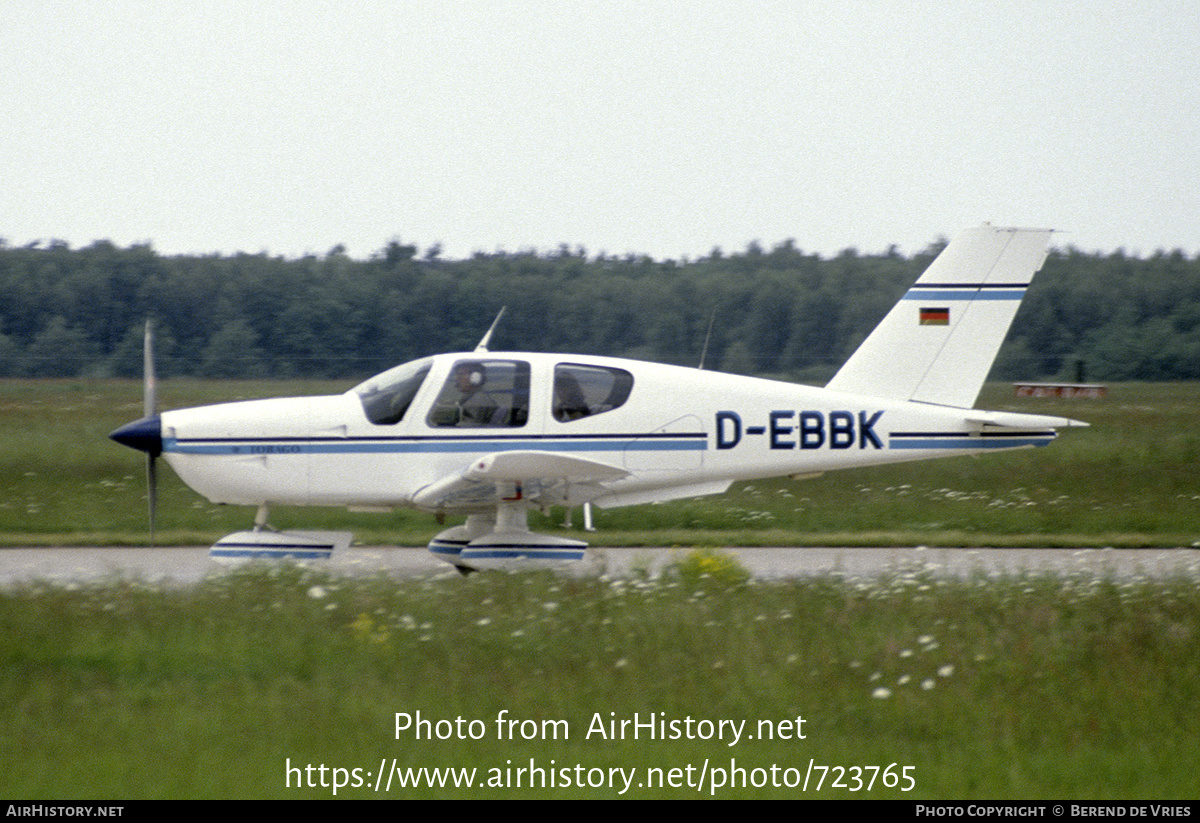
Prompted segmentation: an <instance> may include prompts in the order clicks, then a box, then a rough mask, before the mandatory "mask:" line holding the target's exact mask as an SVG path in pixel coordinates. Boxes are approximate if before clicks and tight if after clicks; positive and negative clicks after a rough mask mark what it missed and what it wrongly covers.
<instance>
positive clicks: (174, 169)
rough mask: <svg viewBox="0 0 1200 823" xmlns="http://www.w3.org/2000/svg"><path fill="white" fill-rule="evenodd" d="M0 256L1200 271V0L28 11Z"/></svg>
mask: <svg viewBox="0 0 1200 823" xmlns="http://www.w3.org/2000/svg"><path fill="white" fill-rule="evenodd" d="M4 18H5V19H4V25H3V26H2V27H0V71H2V72H3V75H2V77H0V101H2V106H0V111H3V113H4V118H3V124H2V125H0V237H3V238H5V239H6V240H7V241H8V243H9V244H10V245H24V244H25V243H28V242H31V241H33V240H38V239H41V240H47V239H51V238H57V239H62V240H66V241H67V242H69V243H71V245H72V246H80V245H86V244H88V243H90V242H92V241H93V240H96V239H110V240H112V241H113V242H115V243H117V244H119V245H127V244H130V243H135V242H146V241H148V242H150V243H152V244H153V246H154V247H155V248H156V249H157V250H159V251H160V252H164V253H193V252H196V253H207V252H224V253H232V252H236V251H247V252H259V251H267V252H269V253H271V254H282V255H286V256H289V257H291V256H298V255H303V254H305V253H308V252H314V253H317V254H323V253H325V252H326V251H328V250H329V248H330V247H332V246H334V245H336V244H338V243H342V244H345V245H346V247H347V249H348V251H349V253H350V254H351V256H354V257H367V256H369V255H370V254H372V253H373V252H375V251H377V250H379V249H380V248H382V247H383V246H384V245H386V244H387V242H388V241H389V240H391V239H394V238H400V239H401V240H403V241H404V242H407V243H413V244H415V245H417V246H419V247H420V248H421V249H422V250H424V249H427V248H428V247H430V246H432V245H433V244H435V243H437V244H441V245H442V247H443V255H444V256H446V257H453V258H459V257H465V256H468V255H470V254H471V253H473V252H475V251H493V250H496V249H506V250H509V251H516V250H521V249H530V248H533V249H538V250H541V251H546V250H551V249H555V248H557V247H558V246H559V244H562V243H566V244H568V245H569V246H571V247H572V248H574V247H576V246H582V247H584V248H586V249H587V251H588V252H589V254H596V253H598V252H601V251H604V252H607V253H609V254H618V255H623V254H626V253H629V252H634V253H644V254H649V255H651V256H653V257H655V258H659V259H662V258H679V257H685V256H686V257H693V258H694V257H698V256H701V255H704V254H707V253H708V252H709V251H710V250H711V249H712V248H713V247H714V246H720V247H722V248H724V249H726V250H740V249H742V248H744V247H745V246H746V244H747V243H748V242H750V241H752V240H758V241H759V242H760V243H761V244H762V245H764V246H766V247H771V246H773V245H775V244H777V243H779V242H782V241H783V240H785V239H787V238H794V239H795V241H796V244H797V246H799V247H800V248H802V249H805V250H809V251H817V252H820V253H822V254H834V253H836V252H838V251H839V250H841V249H842V248H845V247H849V246H853V247H855V248H857V249H859V250H860V251H863V252H876V251H882V250H884V249H886V248H887V247H888V246H889V245H891V244H896V245H897V246H899V248H900V250H901V251H902V252H904V253H911V252H914V251H918V250H920V249H922V248H924V247H925V246H926V245H928V244H929V243H930V242H932V241H934V240H936V239H937V238H938V237H940V236H952V235H954V234H955V233H957V232H958V230H960V229H961V228H963V227H966V226H971V225H977V224H979V223H981V222H984V221H990V222H993V223H996V224H1012V225H1024V226H1037V227H1049V228H1055V229H1061V230H1063V231H1065V232H1067V233H1066V234H1063V235H1061V236H1060V237H1059V238H1058V239H1057V241H1056V243H1057V245H1062V246H1065V245H1068V244H1070V245H1074V246H1076V247H1078V248H1081V249H1083V250H1085V251H1095V250H1100V251H1112V250H1115V249H1117V248H1119V247H1123V248H1125V249H1126V250H1127V251H1128V252H1130V253H1135V254H1141V255H1148V254H1152V253H1153V252H1154V251H1155V250H1157V249H1159V248H1166V249H1174V248H1181V249H1183V250H1184V251H1186V252H1187V253H1188V254H1195V253H1198V252H1200V3H1196V2H1194V0H1180V1H1179V2H1167V1H1166V0H1138V1H1137V2H1126V0H1109V1H1108V2H1105V3H1095V2H1073V1H1072V2H1067V1H1066V0H1055V1H1054V2H1016V1H1015V0H990V1H989V2H958V1H957V0H939V2H927V1H926V0H906V2H903V3H897V2H853V0H814V1H813V2H805V0H772V1H771V2H767V1H766V0H736V2H735V1H733V0H730V2H719V1H718V0H690V2H657V1H656V0H637V2H625V0H610V2H570V0H568V1H567V2H564V0H554V2H542V1H541V0H522V2H500V0H452V1H449V0H442V2H406V1H405V0H386V1H385V0H379V1H377V0H356V1H355V2H354V3H345V2H333V1H332V0H330V1H329V2H317V1H316V0H312V1H311V2H305V1H304V0H301V1H300V2H297V1H296V0H286V1H285V0H234V1H233V2H209V1H208V0H186V2H183V1H182V0H108V1H107V2H100V3H97V2H91V1H89V0H80V1H79V2H60V1H59V0H42V2H38V3H17V2H10V3H5V15H4Z"/></svg>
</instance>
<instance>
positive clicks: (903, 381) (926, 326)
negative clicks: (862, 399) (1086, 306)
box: [826, 226, 1051, 408]
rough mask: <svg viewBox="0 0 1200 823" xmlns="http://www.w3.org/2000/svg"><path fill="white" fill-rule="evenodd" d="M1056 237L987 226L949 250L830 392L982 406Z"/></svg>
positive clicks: (844, 369) (853, 358)
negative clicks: (1020, 310)
mask: <svg viewBox="0 0 1200 823" xmlns="http://www.w3.org/2000/svg"><path fill="white" fill-rule="evenodd" d="M1050 234H1051V232H1050V231H1049V230H1046V229H1012V228H997V227H994V226H980V227H979V228H975V229H968V230H967V231H965V232H963V233H962V234H961V235H959V236H958V237H957V238H955V239H954V241H953V242H951V243H950V245H948V246H946V248H945V249H943V250H942V253H941V254H939V255H938V256H937V259H935V260H934V261H933V263H931V264H930V266H929V268H928V269H926V270H925V273H924V274H922V275H921V277H920V278H919V279H918V280H917V282H916V283H915V284H913V286H912V288H910V289H909V290H908V292H907V293H906V294H905V295H904V296H903V297H902V298H901V299H900V302H899V303H897V304H896V306H895V307H894V308H893V309H892V310H891V311H890V312H889V313H888V315H887V316H886V317H884V318H883V320H882V322H880V324H879V325H878V326H877V327H876V328H875V330H874V331H873V332H871V334H870V335H869V336H868V337H867V339H866V340H864V341H863V344H862V345H861V346H859V347H858V350H857V351H855V352H854V354H853V355H851V356H850V359H849V360H847V361H846V364H845V365H844V366H842V368H841V370H840V371H839V372H838V373H837V374H836V375H834V378H833V380H831V381H830V382H829V384H828V386H826V388H829V389H833V390H835V391H844V392H850V393H853V394H865V395H871V396H874V397H886V398H890V399H895V400H913V401H917V402H922V403H934V404H938V405H942V406H955V407H958V408H970V407H971V406H973V405H975V399H976V398H977V397H978V396H979V390H980V389H981V388H982V387H983V381H984V380H985V379H987V375H988V372H989V371H991V368H992V363H993V362H994V361H995V359H996V354H997V353H998V352H999V350H1000V344H1001V343H1003V342H1004V338H1005V336H1006V335H1007V334H1008V329H1009V326H1010V325H1012V320H1013V317H1014V316H1015V315H1016V313H1017V308H1018V307H1019V306H1020V305H1021V299H1022V298H1023V297H1024V296H1025V290H1026V289H1027V288H1028V286H1029V283H1030V281H1031V280H1032V279H1033V275H1034V273H1035V272H1037V271H1038V270H1039V269H1040V268H1041V267H1042V263H1043V262H1044V261H1045V259H1046V248H1047V245H1048V243H1049V242H1050Z"/></svg>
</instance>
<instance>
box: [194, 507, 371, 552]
mask: <svg viewBox="0 0 1200 823" xmlns="http://www.w3.org/2000/svg"><path fill="white" fill-rule="evenodd" d="M267 510H268V507H267V505H266V504H263V505H261V506H259V507H258V512H257V513H256V514H255V515H254V528H253V529H252V530H251V531H244V532H234V533H233V534H227V535H225V536H224V537H222V538H221V539H220V540H218V541H217V542H216V543H214V544H213V545H212V548H210V549H209V550H208V556H209V557H213V558H217V559H220V560H247V559H252V558H264V559H281V558H291V559H295V560H327V559H328V558H329V556H330V555H332V554H333V552H334V550H335V549H340V550H341V551H345V550H346V549H348V548H350V540H351V539H352V538H353V537H354V535H353V533H351V532H319V531H296V532H281V531H276V530H275V529H273V528H272V527H271V526H270V525H268V524H267Z"/></svg>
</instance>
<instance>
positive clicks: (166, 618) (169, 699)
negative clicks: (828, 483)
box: [0, 554, 1200, 799]
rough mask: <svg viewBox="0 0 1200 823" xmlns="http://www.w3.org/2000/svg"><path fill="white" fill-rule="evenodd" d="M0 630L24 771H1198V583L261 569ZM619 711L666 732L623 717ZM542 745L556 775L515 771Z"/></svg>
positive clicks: (638, 778) (815, 780)
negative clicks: (635, 725)
mask: <svg viewBox="0 0 1200 823" xmlns="http://www.w3.org/2000/svg"><path fill="white" fill-rule="evenodd" d="M0 626H2V627H3V632H2V634H0V648H2V649H3V658H4V660H5V665H4V667H3V669H2V670H0V707H2V708H0V791H2V792H3V793H5V794H7V795H9V796H16V797H25V798H83V797H90V798H141V797H221V798H227V797H291V798H299V797H332V796H333V795H334V788H335V782H337V783H340V785H338V786H337V796H338V797H367V796H371V797H385V796H386V797H397V798H399V797H591V798H607V797H618V796H622V795H624V796H629V797H708V796H716V797H747V796H752V797H768V796H777V797H814V798H817V797H820V798H851V797H872V798H878V797H909V798H959V799H968V798H1088V799H1105V798H1127V799H1128V798H1157V799H1166V798H1194V797H1196V796H1197V793H1200V774H1198V773H1197V771H1196V768H1195V764H1196V743H1195V741H1196V739H1197V737H1198V735H1200V598H1198V597H1197V593H1196V586H1195V581H1194V580H1182V579H1181V580H1168V581H1147V580H1127V581H1114V580H1105V579H1089V578H1066V579H1062V578H1046V577H1012V578H1004V579H994V578H992V579H988V578H979V579H972V580H960V581H956V580H944V579H942V580H939V579H935V578H932V577H928V576H926V575H924V574H921V573H897V574H896V575H894V576H892V577H890V578H888V579H881V580H879V581H876V582H875V583H874V584H862V583H859V584H852V583H850V582H847V581H842V580H839V579H836V578H826V579H816V580H807V581H799V582H790V583H779V584H759V585H747V584H746V583H745V581H744V578H743V576H742V575H741V574H740V573H739V572H738V569H737V566H736V564H735V563H734V562H733V561H730V560H729V559H727V558H722V557H721V556H720V555H712V554H709V555H698V556H693V557H691V558H685V559H684V560H683V561H682V562H681V563H680V564H678V565H677V566H676V567H674V568H673V569H671V570H669V572H668V573H667V574H666V575H664V576H663V577H662V578H659V579H657V580H646V579H640V578H637V577H634V578H629V579H609V578H605V577H590V578H586V579H574V578H562V577H557V576H554V575H550V574H535V573H526V574H519V575H507V574H481V575H477V576H475V577H472V578H470V579H467V580H463V579H460V578H458V577H457V576H456V575H455V576H450V577H441V578H436V579H430V580H425V581H407V582H404V583H398V582H397V581H394V580H389V579H387V578H367V579H337V578H330V577H328V576H327V575H325V574H323V573H320V572H313V571H306V570H303V569H298V568H295V567H290V566H277V567H273V568H269V569H268V568H251V569H247V570H244V571H242V572H240V573H235V574H232V575H228V576H225V577H220V578H213V579H210V580H208V581H206V582H204V583H202V584H200V585H198V586H195V587H191V588H187V589H182V590H178V589H177V590H156V589H155V588H154V587H152V586H147V585H145V584H139V583H138V582H136V581H111V582H109V583H105V584H98V585H95V586H85V587H77V588H69V587H51V586H41V585H37V584H32V585H27V586H22V587H19V588H17V589H9V590H5V591H0ZM398 713H399V714H401V715H402V716H404V717H406V718H407V719H406V720H403V721H401V722H400V723H399V726H400V730H398V729H397V726H398V721H397V714H398ZM635 717H637V718H640V720H641V721H642V722H643V723H644V722H646V720H647V719H654V720H656V721H661V722H662V723H664V724H666V725H663V726H660V727H659V728H661V729H662V730H663V731H665V732H667V735H666V739H663V738H662V737H658V738H653V739H652V738H650V737H649V732H648V731H647V730H646V729H645V727H643V730H642V732H641V733H640V735H639V737H638V739H633V738H632V732H631V729H632V727H630V726H627V727H626V736H625V737H624V738H623V739H621V738H620V737H619V734H618V736H617V738H616V739H614V736H613V735H612V734H611V733H610V732H611V730H612V729H613V727H612V726H610V725H609V723H610V722H612V721H617V722H618V724H619V721H622V720H632V719H634V718H635ZM688 718H691V721H692V723H691V725H688V724H687V719H688ZM498 719H507V720H514V721H517V723H516V724H515V725H508V726H505V725H504V724H503V723H501V724H500V725H497V720H498ZM801 719H802V720H803V722H800V721H801ZM419 720H424V721H425V724H426V725H425V726H421V725H420V724H419ZM721 721H725V724H724V725H722V723H721ZM705 723H708V724H711V725H710V726H706V725H704V724H705ZM729 724H733V725H729ZM738 724H744V725H741V726H740V727H739V726H738ZM600 728H603V729H604V733H603V734H601V733H600V732H599V731H598V730H599V729H600ZM735 728H740V729H741V733H740V734H739V735H738V736H737V737H736V738H735V737H734V736H733V734H734V729H735ZM616 729H618V730H619V729H620V726H619V725H618V726H617V727H616ZM718 732H719V733H720V734H721V736H720V737H718V736H717V735H718ZM800 735H803V738H801V737H800ZM768 736H770V737H771V738H773V739H768ZM702 737H708V738H710V739H701V738H702ZM531 763H532V765H533V766H534V767H536V768H540V769H543V770H546V771H547V772H549V771H555V770H563V769H566V770H567V772H565V773H564V772H562V771H555V776H554V778H553V780H554V783H553V785H551V784H550V782H549V781H550V780H551V778H550V777H548V775H547V773H546V772H543V774H542V777H541V778H540V782H535V783H534V785H533V786H532V787H531V786H530V783H529V780H530V777H529V774H528V773H526V774H525V775H522V774H520V773H519V772H517V771H516V770H517V769H519V768H522V767H524V768H528V767H529V766H530V765H531ZM810 764H811V765H810ZM381 765H382V769H381ZM309 766H312V767H313V768H312V769H308V767H309ZM321 766H324V767H325V771H324V772H322V771H320V770H319V769H320V767H321ZM289 767H291V768H292V771H290V772H289ZM335 768H336V769H340V770H341V771H336V772H335V771H334V769H335ZM422 768H425V769H451V768H453V769H467V770H468V772H469V774H468V772H461V771H459V772H455V774H457V775H458V778H459V779H468V777H469V779H471V780H472V781H473V782H472V786H471V787H470V788H468V787H467V786H466V785H458V786H456V785H455V784H454V779H455V778H454V777H452V776H451V777H448V776H447V775H446V774H445V773H441V776H440V778H437V777H435V778H432V779H434V780H439V779H440V780H447V781H449V783H448V785H445V786H436V785H435V786H432V787H431V786H429V785H427V784H426V781H427V780H428V779H430V773H429V772H428V771H427V772H424V773H420V772H419V771H415V770H420V769H422ZM739 768H740V769H741V772H739V771H738V769H739ZM355 769H357V770H358V771H357V772H356V771H354V770H355ZM472 769H473V770H474V771H473V772H470V771H469V770H472ZM396 770H398V771H396ZM616 770H620V771H616ZM656 770H657V771H656ZM671 770H676V771H674V772H672V771H671ZM381 772H382V773H386V774H391V775H392V785H391V789H390V791H377V790H375V789H374V788H373V786H374V784H375V782H376V780H377V778H376V775H377V774H380V773H381ZM672 775H673V778H672ZM805 776H807V777H808V789H807V790H803V782H802V781H803V779H804V778H805ZM910 778H911V780H910ZM401 779H406V780H419V781H421V785H417V786H412V785H409V786H407V787H403V788H402V787H401V786H400V785H399V781H400V780H401ZM672 779H673V780H674V785H673V784H672ZM518 780H521V781H522V782H521V784H520V785H517V781H518ZM626 781H628V788H626ZM489 783H490V784H491V785H489ZM580 783H582V784H583V785H580Z"/></svg>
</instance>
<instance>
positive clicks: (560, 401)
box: [551, 363, 633, 423]
mask: <svg viewBox="0 0 1200 823" xmlns="http://www.w3.org/2000/svg"><path fill="white" fill-rule="evenodd" d="M632 388H633V375H632V374H630V373H629V372H627V371H625V370H624V369H614V368H609V367H607V366H584V365H579V364H575V363H559V364H558V365H557V366H555V367H554V406H553V408H552V409H551V412H552V413H553V414H554V419H555V420H558V421H559V422H561V423H569V422H570V421H572V420H579V419H581V418H584V417H591V416H592V415H596V414H603V413H604V412H606V411H612V410H613V409H615V408H617V407H619V406H621V405H622V404H623V403H624V402H625V401H626V400H628V399H629V391H630V390H631V389H632Z"/></svg>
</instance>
